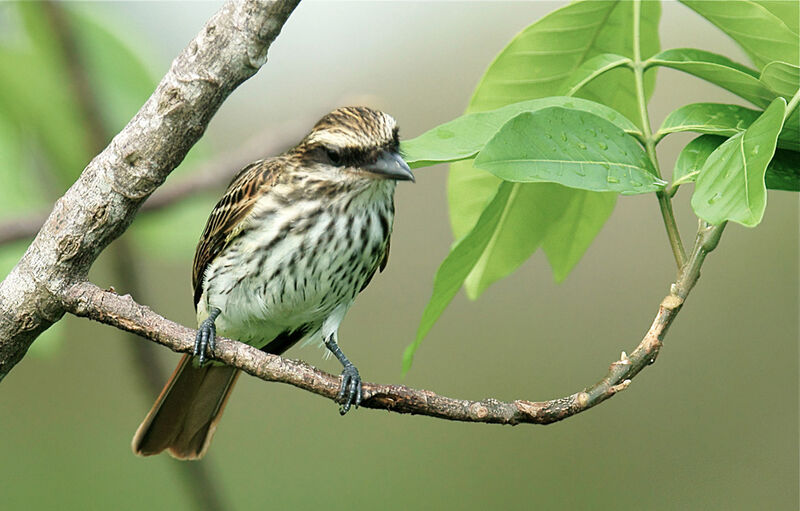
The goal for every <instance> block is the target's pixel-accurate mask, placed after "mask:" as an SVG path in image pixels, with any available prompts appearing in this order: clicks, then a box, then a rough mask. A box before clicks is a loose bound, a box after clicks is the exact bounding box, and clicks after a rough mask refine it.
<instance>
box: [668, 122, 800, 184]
mask: <svg viewBox="0 0 800 511" xmlns="http://www.w3.org/2000/svg"><path fill="white" fill-rule="evenodd" d="M726 140H727V139H726V138H725V137H720V136H717V135H701V136H699V137H697V138H695V139H694V140H692V141H691V142H689V143H688V144H686V146H685V147H684V148H683V150H682V151H681V153H680V155H678V161H677V162H676V163H675V170H674V171H673V173H672V184H673V185H681V184H684V183H691V182H694V181H695V180H696V179H697V176H698V175H699V174H700V170H701V169H702V168H703V165H704V164H705V162H706V160H707V159H708V157H709V156H710V155H711V153H713V152H714V151H715V150H716V149H717V148H718V147H719V146H720V145H722V144H723V143H724V142H725V141H726ZM764 184H765V185H766V187H767V189H768V190H785V191H791V192H798V191H800V152H797V151H790V150H788V149H776V150H775V155H774V156H773V157H772V160H770V162H769V165H767V172H766V174H765V176H764Z"/></svg>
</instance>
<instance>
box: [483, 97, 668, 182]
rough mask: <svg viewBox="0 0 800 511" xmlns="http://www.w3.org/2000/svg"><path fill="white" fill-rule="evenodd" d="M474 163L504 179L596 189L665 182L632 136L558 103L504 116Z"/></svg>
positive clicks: (604, 121) (589, 115) (598, 119)
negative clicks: (509, 118)
mask: <svg viewBox="0 0 800 511" xmlns="http://www.w3.org/2000/svg"><path fill="white" fill-rule="evenodd" d="M475 166H476V167H478V168H481V169H485V170H488V171H489V172H491V173H492V174H494V175H496V176H497V177H499V178H501V179H504V180H506V181H513V182H524V183H531V182H550V183H559V184H562V185H564V186H568V187H571V188H579V189H583V190H590V191H595V192H620V193H625V194H638V193H648V192H653V191H657V190H660V189H662V188H663V187H664V185H665V184H666V183H665V182H664V181H661V180H660V179H658V178H657V177H656V176H655V170H654V169H653V166H652V163H651V162H650V160H649V158H648V157H647V155H646V153H645V152H644V150H643V149H642V148H641V146H640V145H639V144H638V143H637V142H636V140H635V139H634V138H633V137H631V136H630V135H627V134H626V133H625V132H624V131H622V130H620V129H619V128H618V127H616V126H614V125H613V124H611V123H610V122H608V121H606V120H604V119H601V118H600V117H597V116H596V115H592V114H589V113H586V112H581V111H578V110H568V109H566V108H560V107H552V108H546V109H543V110H540V111H538V112H525V113H522V114H519V115H517V116H516V117H514V118H513V119H511V120H510V121H508V122H507V123H506V124H505V125H504V126H503V127H502V128H501V129H500V131H498V132H497V134H496V135H495V136H494V137H493V138H492V139H491V140H490V141H489V143H488V144H486V147H484V148H483V150H482V151H481V152H480V153H479V154H478V157H477V158H476V159H475Z"/></svg>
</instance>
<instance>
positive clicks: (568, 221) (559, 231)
mask: <svg viewBox="0 0 800 511" xmlns="http://www.w3.org/2000/svg"><path fill="white" fill-rule="evenodd" d="M559 188H561V190H562V191H564V192H568V193H563V195H564V197H563V198H562V199H561V201H560V203H561V204H564V206H565V210H564V212H563V213H562V215H561V216H560V218H559V219H558V220H557V221H556V222H554V223H551V224H550V230H549V234H548V236H547V237H546V238H545V239H544V241H543V242H542V249H543V250H544V253H545V255H546V256H547V261H548V262H549V263H550V267H551V268H552V269H553V277H554V278H555V280H556V282H562V281H563V280H564V279H565V278H567V275H569V272H570V271H572V268H574V267H575V265H576V264H578V261H580V260H581V257H583V254H584V253H585V252H586V250H587V249H588V248H589V245H591V244H592V241H594V238H595V236H597V234H598V233H599V232H600V229H602V227H603V225H605V223H606V220H608V217H610V216H611V213H612V212H613V211H614V205H615V204H616V203H617V194H616V193H597V192H587V191H583V190H570V189H568V188H563V187H559ZM565 232H568V233H570V235H569V236H564V234H563V233H565Z"/></svg>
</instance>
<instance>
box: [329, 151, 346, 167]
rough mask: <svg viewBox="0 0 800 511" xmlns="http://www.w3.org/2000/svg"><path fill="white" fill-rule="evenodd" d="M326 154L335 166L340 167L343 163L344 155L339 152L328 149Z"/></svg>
mask: <svg viewBox="0 0 800 511" xmlns="http://www.w3.org/2000/svg"><path fill="white" fill-rule="evenodd" d="M325 153H326V154H327V155H328V159H329V160H330V161H331V163H333V164H334V165H339V164H340V163H342V155H341V154H339V152H338V151H334V150H333V149H326V150H325Z"/></svg>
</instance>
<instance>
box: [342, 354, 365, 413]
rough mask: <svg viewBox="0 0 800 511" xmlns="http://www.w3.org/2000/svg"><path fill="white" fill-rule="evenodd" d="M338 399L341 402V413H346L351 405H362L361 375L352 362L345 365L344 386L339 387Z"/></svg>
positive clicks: (343, 373) (343, 372)
mask: <svg viewBox="0 0 800 511" xmlns="http://www.w3.org/2000/svg"><path fill="white" fill-rule="evenodd" d="M336 400H337V401H338V402H339V404H340V406H339V413H340V414H341V415H344V414H346V413H347V412H348V411H349V410H350V407H351V406H355V407H356V408H358V407H359V406H360V405H361V375H359V374H358V369H356V367H355V366H354V365H352V364H349V365H346V366H344V370H343V371H342V386H341V387H340V388H339V395H338V396H336Z"/></svg>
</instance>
